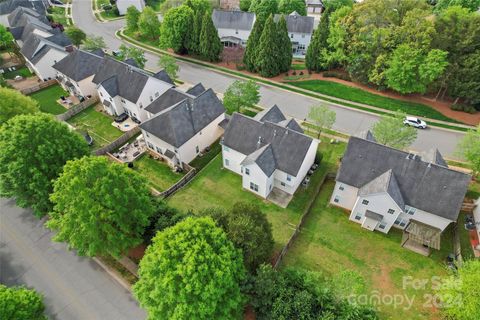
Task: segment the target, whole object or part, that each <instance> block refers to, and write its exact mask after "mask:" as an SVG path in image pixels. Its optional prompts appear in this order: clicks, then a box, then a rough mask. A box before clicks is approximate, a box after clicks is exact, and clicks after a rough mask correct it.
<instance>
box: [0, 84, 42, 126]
mask: <svg viewBox="0 0 480 320" xmlns="http://www.w3.org/2000/svg"><path fill="white" fill-rule="evenodd" d="M0 101H2V103H0V126H1V125H2V124H3V123H5V122H7V121H8V120H9V119H11V118H13V117H15V116H16V115H19V114H30V113H36V112H40V109H39V107H38V103H37V101H35V100H33V99H32V98H30V97H27V96H24V95H23V94H21V93H20V92H18V91H17V90H13V89H8V88H2V87H0Z"/></svg>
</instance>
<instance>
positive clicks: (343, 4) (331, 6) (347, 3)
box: [322, 0, 355, 12]
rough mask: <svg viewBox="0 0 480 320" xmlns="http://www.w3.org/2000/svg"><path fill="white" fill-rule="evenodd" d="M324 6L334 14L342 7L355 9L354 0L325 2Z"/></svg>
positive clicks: (330, 0) (328, 0)
mask: <svg viewBox="0 0 480 320" xmlns="http://www.w3.org/2000/svg"><path fill="white" fill-rule="evenodd" d="M322 3H323V5H324V6H325V8H326V9H328V10H329V11H330V12H334V11H336V10H338V9H340V8H342V7H353V4H354V3H355V1H354V0H323V1H322Z"/></svg>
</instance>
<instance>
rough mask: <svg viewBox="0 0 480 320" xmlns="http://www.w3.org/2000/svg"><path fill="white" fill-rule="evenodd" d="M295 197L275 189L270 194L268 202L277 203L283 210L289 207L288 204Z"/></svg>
mask: <svg viewBox="0 0 480 320" xmlns="http://www.w3.org/2000/svg"><path fill="white" fill-rule="evenodd" d="M292 198H293V195H292V194H289V193H286V192H285V191H283V190H280V189H278V188H273V189H272V191H271V192H270V194H269V195H268V197H267V200H268V201H270V202H273V203H275V204H276V205H277V206H279V207H281V208H286V207H288V204H289V203H290V201H291V200H292Z"/></svg>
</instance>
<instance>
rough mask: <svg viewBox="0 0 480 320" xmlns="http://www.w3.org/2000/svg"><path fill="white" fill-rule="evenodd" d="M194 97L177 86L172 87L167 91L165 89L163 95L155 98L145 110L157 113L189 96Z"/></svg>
mask: <svg viewBox="0 0 480 320" xmlns="http://www.w3.org/2000/svg"><path fill="white" fill-rule="evenodd" d="M192 97H193V96H190V95H188V94H186V93H184V92H182V91H180V90H178V89H176V88H170V89H168V90H167V91H165V92H164V93H163V94H162V95H160V96H159V97H158V98H157V99H155V100H153V102H152V103H150V104H149V105H148V106H147V107H146V108H145V110H146V111H148V112H150V113H153V114H157V113H159V112H161V111H163V110H165V109H167V108H170V107H171V106H173V105H175V104H177V103H179V102H180V101H183V100H185V99H187V98H192Z"/></svg>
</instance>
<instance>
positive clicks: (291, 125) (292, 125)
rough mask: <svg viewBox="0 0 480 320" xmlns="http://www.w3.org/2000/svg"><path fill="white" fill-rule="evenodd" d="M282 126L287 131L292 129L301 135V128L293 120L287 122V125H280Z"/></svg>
mask: <svg viewBox="0 0 480 320" xmlns="http://www.w3.org/2000/svg"><path fill="white" fill-rule="evenodd" d="M280 124H281V125H282V126H284V127H286V128H288V129H292V130H294V131H297V132H300V133H303V129H302V127H301V126H300V125H299V124H298V122H297V121H296V120H295V119H293V118H292V119H290V120H287V123H286V124H285V125H283V124H282V123H280Z"/></svg>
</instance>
